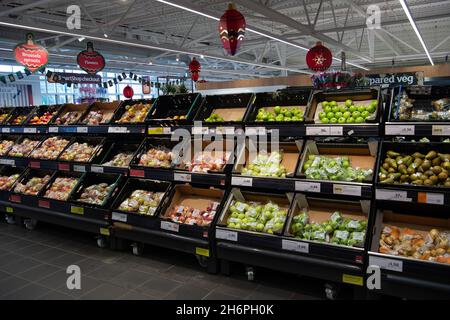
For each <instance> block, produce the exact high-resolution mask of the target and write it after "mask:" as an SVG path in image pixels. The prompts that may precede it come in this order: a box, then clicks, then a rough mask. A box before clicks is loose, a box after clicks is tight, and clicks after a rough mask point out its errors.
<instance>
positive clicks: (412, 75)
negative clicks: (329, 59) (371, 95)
mask: <svg viewBox="0 0 450 320" xmlns="http://www.w3.org/2000/svg"><path fill="white" fill-rule="evenodd" d="M357 84H358V85H359V86H383V87H394V86H398V85H408V86H410V85H423V71H419V72H403V73H378V74H366V75H364V76H363V77H362V78H360V79H357Z"/></svg>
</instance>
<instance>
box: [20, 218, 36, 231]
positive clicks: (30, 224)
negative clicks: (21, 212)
mask: <svg viewBox="0 0 450 320" xmlns="http://www.w3.org/2000/svg"><path fill="white" fill-rule="evenodd" d="M23 223H24V225H25V228H26V229H27V230H30V231H32V230H34V229H35V228H36V225H37V220H35V219H25V220H24V221H23Z"/></svg>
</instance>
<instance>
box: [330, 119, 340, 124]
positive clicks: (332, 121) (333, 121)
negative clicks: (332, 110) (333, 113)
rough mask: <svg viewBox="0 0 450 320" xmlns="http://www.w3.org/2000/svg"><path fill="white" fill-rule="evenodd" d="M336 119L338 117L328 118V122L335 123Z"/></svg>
mask: <svg viewBox="0 0 450 320" xmlns="http://www.w3.org/2000/svg"><path fill="white" fill-rule="evenodd" d="M337 121H338V119H336V118H331V119H330V123H337Z"/></svg>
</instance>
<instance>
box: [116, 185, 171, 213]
mask: <svg viewBox="0 0 450 320" xmlns="http://www.w3.org/2000/svg"><path fill="white" fill-rule="evenodd" d="M163 196H164V193H163V192H151V191H145V190H135V191H133V193H132V194H131V196H130V197H128V198H127V199H126V200H125V201H123V202H122V203H121V204H120V206H119V208H118V209H119V210H122V211H127V212H135V213H139V214H142V215H148V216H153V215H154V214H155V212H156V209H157V208H158V206H159V203H160V202H161V199H162V198H163Z"/></svg>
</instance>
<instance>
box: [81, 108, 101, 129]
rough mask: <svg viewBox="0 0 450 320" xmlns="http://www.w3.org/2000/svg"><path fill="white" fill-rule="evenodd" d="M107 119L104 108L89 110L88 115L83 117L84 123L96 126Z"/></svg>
mask: <svg viewBox="0 0 450 320" xmlns="http://www.w3.org/2000/svg"><path fill="white" fill-rule="evenodd" d="M105 121H106V119H105V114H104V113H103V111H102V110H92V111H89V113H88V114H87V116H86V117H85V118H84V119H83V124H87V125H90V126H95V125H98V124H100V123H104V122H105Z"/></svg>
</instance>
